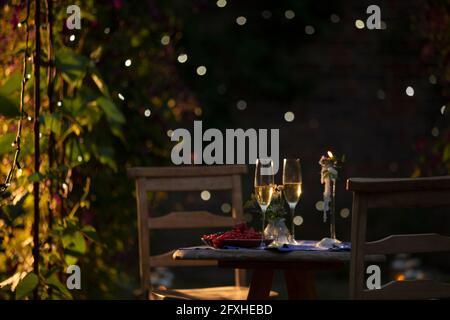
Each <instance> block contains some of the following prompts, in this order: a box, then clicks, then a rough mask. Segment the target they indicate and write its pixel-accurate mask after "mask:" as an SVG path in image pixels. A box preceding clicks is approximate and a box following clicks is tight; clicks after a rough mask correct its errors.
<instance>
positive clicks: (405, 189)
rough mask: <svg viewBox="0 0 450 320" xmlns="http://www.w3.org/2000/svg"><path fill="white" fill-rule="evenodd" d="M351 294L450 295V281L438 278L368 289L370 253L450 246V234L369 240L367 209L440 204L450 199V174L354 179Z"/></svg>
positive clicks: (440, 249)
mask: <svg viewBox="0 0 450 320" xmlns="http://www.w3.org/2000/svg"><path fill="white" fill-rule="evenodd" d="M347 190H350V191H352V192H353V208H352V234H351V241H352V251H351V265H350V298H351V299H429V298H444V297H450V284H446V283H442V282H437V281H434V280H407V281H392V282H389V283H387V284H385V285H384V286H382V287H381V289H375V290H366V289H365V281H364V274H365V269H364V255H365V254H395V253H425V252H444V251H450V237H445V236H441V235H439V234H435V233H431V234H404V235H391V236H388V237H386V238H384V239H381V240H378V241H372V242H366V228H367V225H366V224H367V209H370V208H411V207H413V208H415V207H437V206H441V205H449V204H450V176H446V177H432V178H416V179H369V178H352V179H349V180H348V181H347Z"/></svg>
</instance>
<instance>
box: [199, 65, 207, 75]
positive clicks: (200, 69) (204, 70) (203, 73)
mask: <svg viewBox="0 0 450 320" xmlns="http://www.w3.org/2000/svg"><path fill="white" fill-rule="evenodd" d="M197 74H198V75H199V76H204V75H205V74H206V67H205V66H199V67H198V68H197Z"/></svg>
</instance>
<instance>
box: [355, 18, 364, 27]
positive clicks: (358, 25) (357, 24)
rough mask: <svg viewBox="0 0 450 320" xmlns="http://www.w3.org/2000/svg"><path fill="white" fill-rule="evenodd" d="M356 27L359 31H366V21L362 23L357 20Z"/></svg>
mask: <svg viewBox="0 0 450 320" xmlns="http://www.w3.org/2000/svg"><path fill="white" fill-rule="evenodd" d="M355 27H356V28H358V29H364V21H362V20H359V19H358V20H356V21H355Z"/></svg>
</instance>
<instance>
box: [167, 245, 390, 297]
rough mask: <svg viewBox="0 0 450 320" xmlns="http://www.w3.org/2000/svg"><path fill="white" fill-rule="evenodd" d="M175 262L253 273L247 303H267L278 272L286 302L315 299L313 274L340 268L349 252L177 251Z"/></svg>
mask: <svg viewBox="0 0 450 320" xmlns="http://www.w3.org/2000/svg"><path fill="white" fill-rule="evenodd" d="M173 258H174V259H175V260H215V261H217V264H218V266H219V267H223V268H238V269H251V270H253V275H252V279H251V282H250V290H249V293H248V297H247V299H248V300H259V299H262V300H264V299H268V298H269V293H270V289H271V288H272V281H273V275H274V272H275V270H281V271H282V272H283V274H284V280H285V283H286V288H287V292H288V296H289V299H314V298H315V297H316V293H315V287H314V271H317V270H325V269H333V268H339V267H341V266H342V265H343V264H344V263H347V262H349V261H350V252H331V251H291V252H279V251H276V250H256V249H255V250H248V249H237V250H232V249H226V250H221V249H211V248H209V249H208V247H195V248H184V249H178V250H176V251H175V252H174V254H173ZM365 260H366V261H367V262H374V263H379V262H382V261H384V260H385V256H383V255H367V256H366V257H365Z"/></svg>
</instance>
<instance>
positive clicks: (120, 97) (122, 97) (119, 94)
mask: <svg viewBox="0 0 450 320" xmlns="http://www.w3.org/2000/svg"><path fill="white" fill-rule="evenodd" d="M117 96H118V97H119V99H120V100H122V101H124V100H125V97H124V96H123V95H122V94H121V93H118V94H117Z"/></svg>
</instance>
